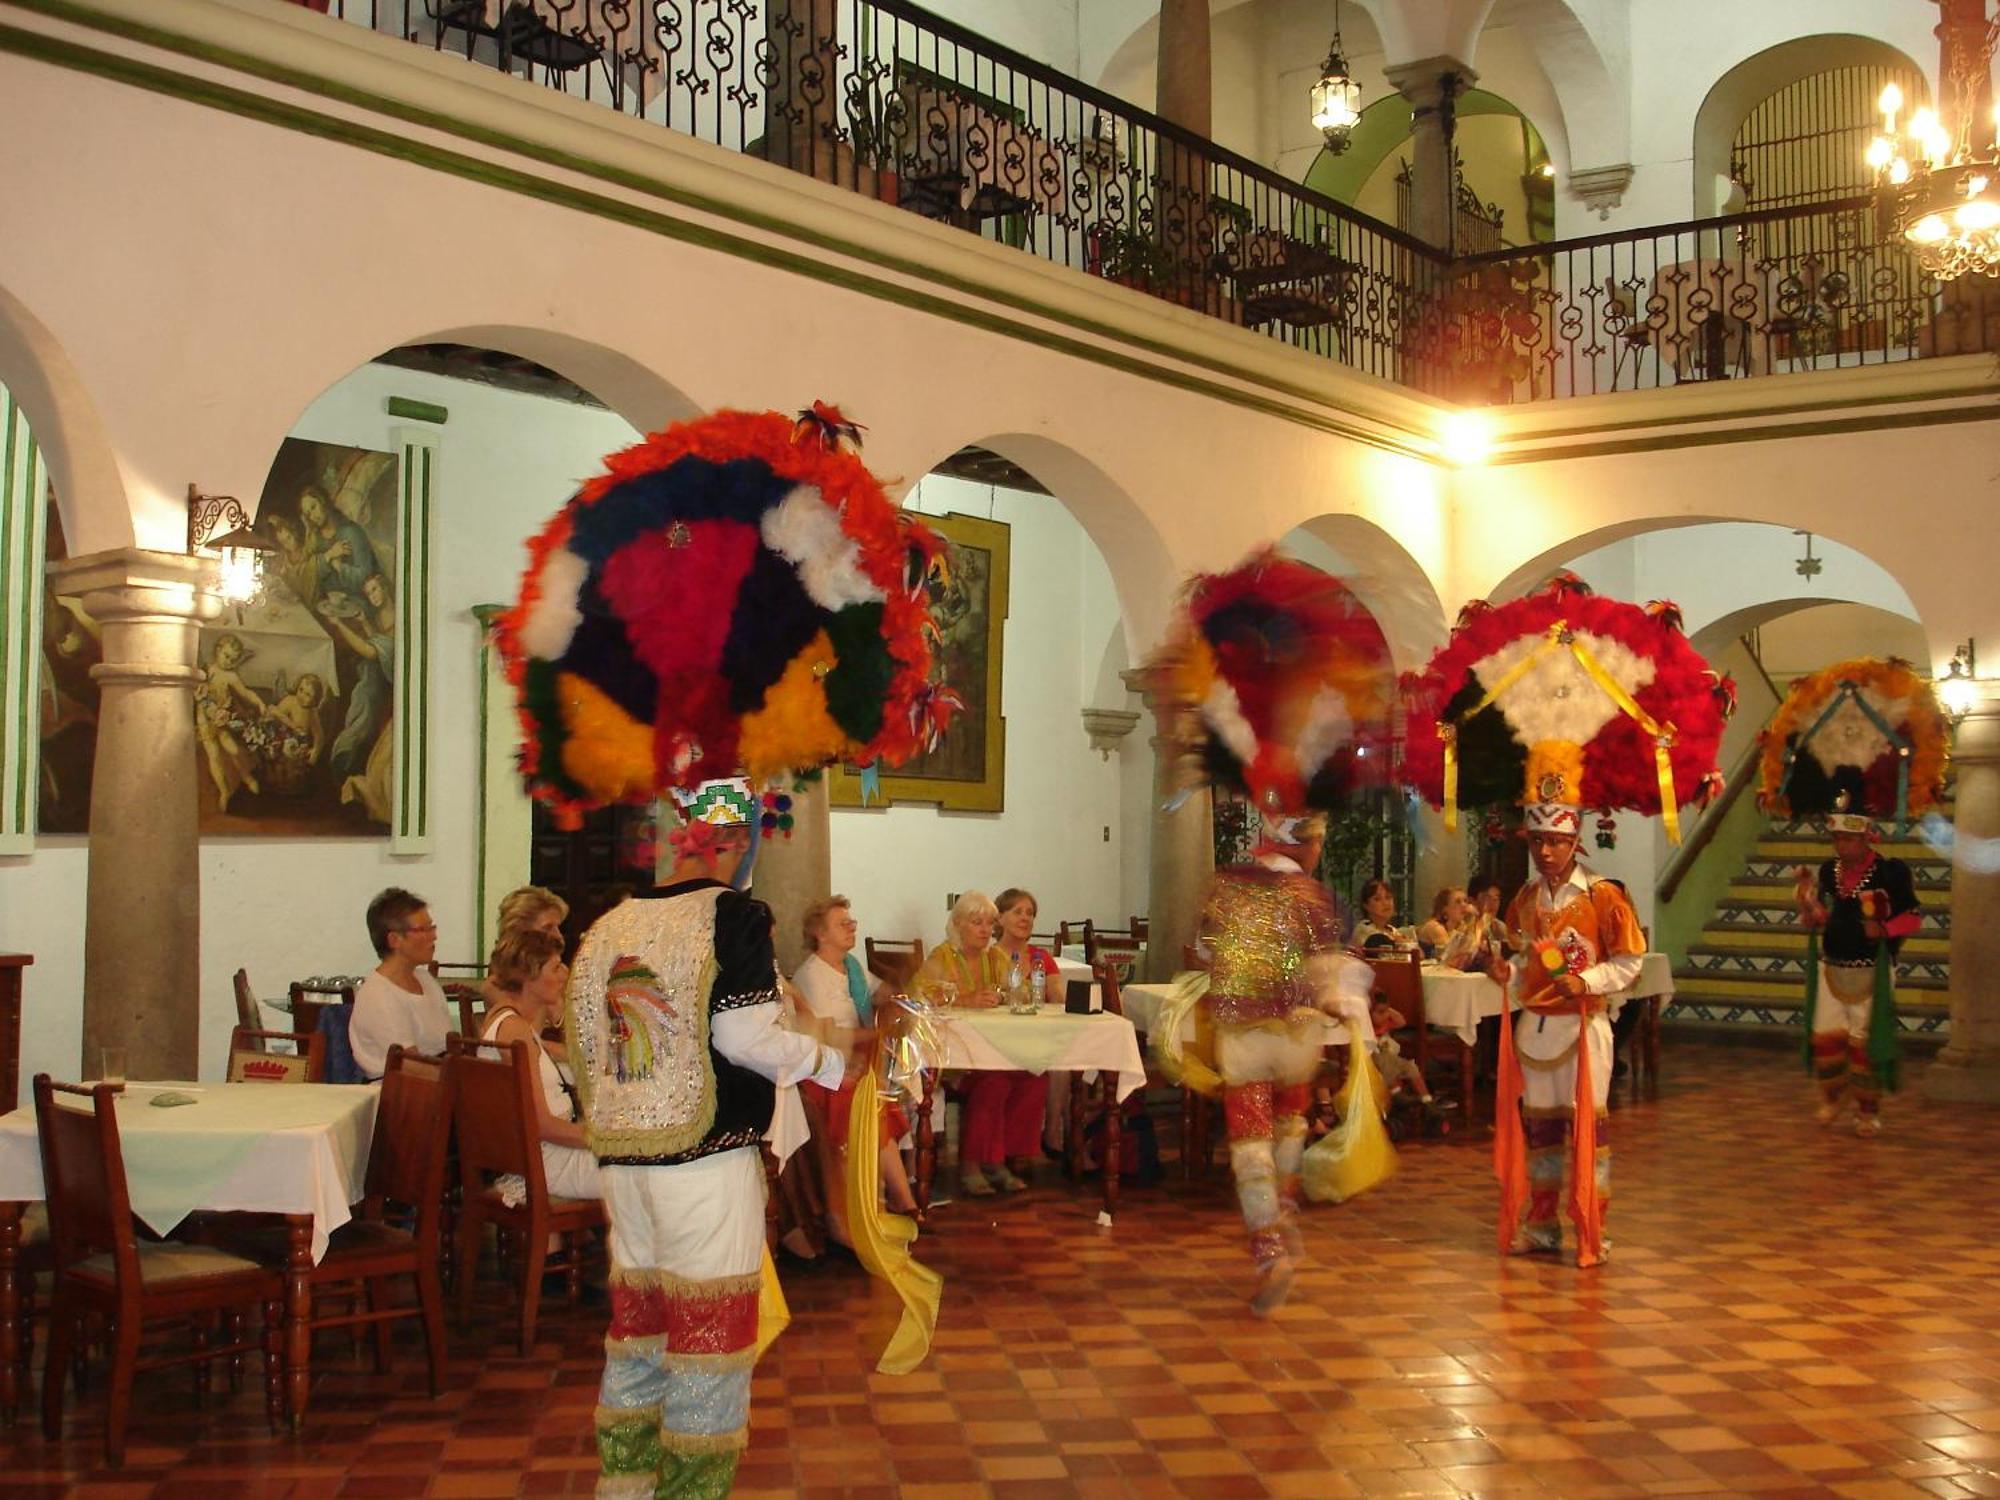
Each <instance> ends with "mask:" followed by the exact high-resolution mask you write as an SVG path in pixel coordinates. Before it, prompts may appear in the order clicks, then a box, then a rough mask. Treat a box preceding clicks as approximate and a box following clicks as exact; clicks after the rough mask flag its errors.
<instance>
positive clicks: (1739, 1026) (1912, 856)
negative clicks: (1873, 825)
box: [1662, 806, 1951, 1040]
mask: <svg viewBox="0 0 2000 1500" xmlns="http://www.w3.org/2000/svg"><path fill="white" fill-rule="evenodd" d="M1940 811H1941V812H1942V813H1943V814H1944V816H1945V817H1947V818H1949V817H1950V816H1951V809H1950V807H1949V806H1945V807H1943V808H1941V809H1940ZM1878 848H1879V849H1880V851H1881V852H1882V853H1883V854H1885V855H1892V856H1894V857H1895V858H1897V859H1901V860H1905V861H1907V862H1908V864H1909V866H1910V875H1911V877H1912V879H1913V880H1914V881H1915V882H1916V888H1917V900H1918V901H1919V902H1921V903H1922V905H1923V925H1922V927H1920V928H1919V929H1918V930H1917V932H1916V933H1915V935H1913V936H1912V937H1911V938H1910V939H1909V940H1908V941H1907V942H1905V943H1904V944H1903V953H1902V958H1901V961H1900V962H1899V964H1898V966H1897V975H1896V1013H1897V1018H1898V1020H1899V1021H1900V1023H1901V1026H1902V1029H1903V1033H1904V1035H1905V1036H1930V1037H1934V1038H1936V1039H1938V1040H1942V1039H1943V1037H1944V1035H1945V1034H1946V1032H1947V1021H1948V1007H1947V1004H1946V998H1945V990H1946V987H1947V975H1948V964H1949V957H1948V950H1949V949H1950V946H1951V859H1950V856H1949V854H1948V853H1940V852H1939V851H1938V850H1935V849H1933V848H1931V847H1930V846H1929V845H1928V844H1924V843H1920V842H1917V841H1916V840H1914V839H1903V840H1894V839H1887V838H1885V839H1884V840H1883V841H1882V843H1881V844H1880V845H1879V846H1878ZM1831 852H1832V845H1831V844H1830V843H1829V842H1828V840H1827V837H1826V834H1825V832H1824V829H1823V827H1822V826H1821V823H1820V820H1819V819H1817V818H1802V819H1796V820H1791V821H1775V822H1772V823H1769V824H1768V825H1766V827H1765V829H1764V831H1763V833H1762V835H1761V836H1760V837H1759V838H1758V840H1757V843H1756V846H1755V848H1754V849H1752V851H1751V853H1750V855H1749V858H1748V859H1747V860H1746V861H1745V863H1744V867H1743V869H1742V870H1741V871H1740V872H1739V873H1738V874H1737V876H1736V878H1735V879H1734V880H1733V881H1732V882H1731V883H1730V886H1729V889H1728V890H1727V892H1725V893H1724V895H1723V896H1722V899H1721V900H1720V901H1719V902H1718V903H1717V905H1716V908H1715V911H1714V913H1713V914H1712V916H1711V917H1710V919H1709V921H1708V923H1707V924H1706V925H1705V926H1704V927H1703V928H1702V932H1701V937H1700V939H1699V940H1698V941H1696V942H1694V943H1691V944H1689V945H1688V950H1687V954H1686V956H1685V957H1684V958H1683V959H1682V961H1681V962H1680V963H1678V964H1677V965H1676V966H1675V968H1674V997H1673V1000H1672V1001H1671V1002H1670V1003H1669V1004H1668V1006H1667V1008H1666V1011H1665V1013H1664V1015H1663V1017H1662V1019H1663V1020H1666V1021H1668V1022H1671V1023H1677V1024H1679V1025H1682V1026H1686V1027H1700V1028H1702V1029H1704V1030H1710V1031H1726V1032H1739V1033H1754V1032H1759V1031H1764V1030H1771V1029H1779V1028H1783V1029H1791V1030H1794V1031H1795V1030H1796V1028H1797V1027H1798V1025H1799V1024H1800V1017H1799V1011H1800V1009H1801V1007H1802V1006H1803V1004H1804V1001H1805V969H1806V934H1805V930H1804V929H1803V928H1802V927H1800V926H1799V924H1798V914H1797V911H1796V909H1795V908H1794V906H1793V904H1792V886H1793V882H1794V879H1795V876H1794V871H1795V870H1796V869H1797V867H1798V866H1800V865H1805V866H1807V867H1808V868H1811V869H1817V868H1818V866H1819V863H1820V861H1821V860H1823V859H1825V858H1827V857H1828V855H1829V854H1831Z"/></svg>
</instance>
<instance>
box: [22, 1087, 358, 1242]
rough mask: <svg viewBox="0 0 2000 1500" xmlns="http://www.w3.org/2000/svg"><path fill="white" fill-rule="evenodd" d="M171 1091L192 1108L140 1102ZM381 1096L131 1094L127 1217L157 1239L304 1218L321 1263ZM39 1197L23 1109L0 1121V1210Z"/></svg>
mask: <svg viewBox="0 0 2000 1500" xmlns="http://www.w3.org/2000/svg"><path fill="white" fill-rule="evenodd" d="M168 1089H175V1090H178V1091H180V1092H183V1093H189V1094H192V1095H193V1096H194V1099H195V1102H194V1103H193V1104H187V1105H182V1106H179V1107H177V1108H172V1109H156V1108H154V1107H153V1106H152V1105H151V1104H149V1103H148V1102H147V1101H148V1100H150V1099H151V1098H152V1097H153V1096H154V1095H155V1094H158V1093H161V1092H164V1091H166V1090H168ZM380 1093H381V1091H380V1089H379V1088H378V1087H377V1086H376V1085H374V1084H311V1083H204V1084H148V1083H135V1084H128V1085H127V1086H126V1091H125V1093H124V1094H123V1095H122V1096H120V1098H119V1101H118V1135H119V1144H120V1146H121V1147H122V1148H123V1151H124V1156H125V1176H126V1181H127V1182H128V1184H129V1185H130V1188H131V1194H132V1211H133V1212H134V1213H135V1214H137V1215H138V1217H139V1218H140V1219H141V1220H142V1221H143V1222H144V1223H145V1224H146V1225H147V1227H149V1228H150V1229H152V1230H153V1231H154V1232H155V1233H157V1234H167V1233H170V1232H171V1231H172V1230H173V1228H174V1227H175V1226H176V1225H177V1224H179V1223H180V1222H181V1220H183V1219H184V1218H186V1217H187V1216H188V1215H189V1214H190V1213H193V1212H195V1211H196V1210H197V1209H209V1210H219V1211H236V1212H254V1213H272V1214H311V1215H312V1217H313V1231H312V1257H313V1259H314V1260H315V1261H317V1260H318V1259H319V1258H320V1257H321V1256H322V1255H324V1254H325V1253H326V1245H327V1239H328V1237H329V1236H330V1235H331V1234H332V1233H333V1231H334V1230H336V1229H338V1228H339V1227H340V1226H341V1225H343V1224H345V1223H346V1222H347V1221H348V1219H349V1218H351V1217H352V1214H351V1213H350V1212H349V1206H350V1205H351V1204H353V1203H354V1202H355V1201H356V1200H358V1199H359V1198H360V1197H361V1191H362V1188H363V1187H364V1185H365V1183H366V1176H367V1168H368V1146H369V1142H370V1141H371V1140H372V1139H373V1137H374V1133H375V1106H376V1103H377V1102H378V1099H379V1097H380ZM42 1196H43V1187H42V1153H41V1143H40V1141H39V1140H38V1139H37V1137H36V1134H35V1111H34V1107H33V1106H32V1105H30V1106H28V1107H26V1108H23V1109H17V1110H15V1111H14V1112H13V1113H12V1114H10V1115H5V1116H0V1200H4V1201H9V1202H30V1203H31V1202H35V1201H38V1200H39V1199H40V1198H41V1197H42Z"/></svg>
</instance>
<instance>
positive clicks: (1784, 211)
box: [876, 0, 1875, 266]
mask: <svg viewBox="0 0 2000 1500" xmlns="http://www.w3.org/2000/svg"><path fill="white" fill-rule="evenodd" d="M876 3H878V4H880V3H882V0H876ZM1874 206H1875V200H1874V199H1873V198H1872V197H1869V196H1868V195H1867V194H1862V195H1860V196H1857V197H1853V198H1828V199H1824V200H1822V201H1818V202H1812V203H1788V204H1785V205H1784V206H1783V207H1781V208H1753V209H1748V210H1746V211H1744V212H1743V213H1740V214H1718V215H1716V216H1715V217H1714V218H1710V219H1683V220H1681V221H1680V222H1679V223H1677V224H1647V225H1644V226H1643V227H1641V228H1638V229H1613V230H1610V231H1608V232H1606V233H1604V234H1587V235H1582V236H1580V237H1579V238H1576V239H1570V240H1544V241H1540V242H1538V243H1536V244H1532V245H1515V246H1512V247H1503V248H1502V249H1499V250H1481V251H1479V252H1477V253H1475V254H1471V255H1461V256H1459V257H1458V260H1457V262H1456V264H1458V265H1460V266H1482V265H1491V264H1493V263H1495V262H1498V261H1509V260H1520V259H1523V258H1526V257H1533V256H1542V255H1561V254H1564V253H1566V252H1568V251H1572V250H1597V249H1602V248H1603V247H1604V246H1606V245H1623V244H1628V243H1630V242H1631V241H1632V240H1634V239H1640V238H1644V239H1649V240H1664V239H1678V238H1680V237H1681V236H1682V235H1690V234H1709V233H1714V234H1717V235H1720V234H1721V232H1722V231H1723V230H1725V229H1735V228H1747V227H1748V226H1750V225H1752V224H1774V223H1780V222H1783V221H1785V220H1789V219H1811V218H1820V217H1823V216H1825V215H1827V214H1834V213H1852V212H1854V211H1856V210H1859V209H1870V208H1873V207H1874Z"/></svg>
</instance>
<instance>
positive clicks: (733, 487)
mask: <svg viewBox="0 0 2000 1500" xmlns="http://www.w3.org/2000/svg"><path fill="white" fill-rule="evenodd" d="M854 431H855V429H854V427H853V424H851V423H849V422H847V421H846V420H845V419H844V418H842V417H841V415H840V413H839V412H837V411H835V410H834V409H833V408H831V407H825V406H815V407H814V408H813V409H812V410H811V411H809V412H803V413H801V414H800V416H799V418H798V419H797V420H796V421H795V420H794V419H792V418H790V417H786V416H783V415H780V414H779V413H777V412H740V411H722V412H717V413H715V414H714V415H712V416H708V417H703V418H700V419H697V420H695V421H691V422H683V423H680V424H678V425H676V426H673V427H669V428H667V429H666V430H665V431H663V432H658V433H655V434H653V435H652V436H651V437H649V438H647V439H646V440H645V441H644V442H641V443H639V444H637V445H635V446H633V447H631V448H627V449H625V450H624V451H623V452H620V453H615V454H613V455H611V457H609V458H608V459H606V460H605V472H604V473H603V474H601V475H599V476H598V477H597V478H595V479H592V480H590V481H589V482H588V483H587V484H585V485H584V486H583V488H582V489H581V490H579V491H578V492H577V494H576V495H575V497H574V498H573V499H571V500H570V502H569V503H568V504H567V505H565V506H564V507H563V509H562V510H561V512H560V513H559V514H558V515H557V516H556V518H555V519H554V520H553V521H551V522H550V523H549V524H548V526H547V527H545V528H544V529H543V531H542V533H541V534H540V535H539V536H537V537H536V538H535V539H534V540H533V541H532V542H531V543H530V544H529V555H530V559H531V560H530V562H529V566H528V572H527V576H526V577H525V578H524V579H523V580H522V585H521V598H520V602H519V603H518V604H517V605H515V607H514V608H513V609H512V610H510V611H509V612H508V613H507V614H506V615H505V616H504V617H502V619H501V621H500V625H499V630H498V641H499V646H500V650H501V653H502V655H503V656H504V658H505V660H506V663H507V671H508V675H509V677H510V679H511V680H512V681H513V683H514V685H515V687H516V690H517V692H518V694H519V703H520V714H521V728H522V741H523V743H522V752H521V768H522V772H523V774H524V775H525V777H526V779H527V782H528V789H529V791H530V792H531V793H532V794H533V795H534V796H535V797H537V798H539V799H541V800H542V801H544V802H546V803H547V804H548V805H549V806H550V807H551V808H552V809H553V810H554V812H555V814H556V816H557V818H558V820H559V821H561V822H563V823H564V824H565V825H567V826H574V825H575V823H576V821H577V820H578V819H579V818H580V817H581V815H582V814H583V813H584V812H586V811H588V810H589V809H591V808H593V807H601V806H604V805H605V804H607V803H613V802H644V801H649V800H651V799H652V798H653V797H655V796H657V795H659V794H660V793H662V792H663V791H666V790H668V789H670V788H681V789H687V788H691V787H694V786H696V785H698V784H700V783H701V782H703V781H706V780H708V779H710V778H713V777H720V776H729V775H731V774H733V773H734V772H736V771H737V770H739V769H741V770H744V771H747V772H748V773H749V775H750V776H751V777H752V778H753V779H754V780H757V781H764V780H767V779H770V778H773V777H777V776H780V775H783V774H785V773H788V772H798V771H805V770H811V769H814V768H817V767H820V766H824V765H827V764H829V763H831V762H833V761H836V760H844V761H851V762H855V763H858V764H861V765H868V764H870V763H874V762H878V761H879V762H880V763H882V764H884V765H890V766H894V765H899V764H901V763H902V762H903V761H905V760H907V759H908V758H909V757H910V756H911V755H912V754H914V753H915V752H916V751H917V750H919V749H922V748H926V747H927V746H929V745H933V744H935V742H936V739H937V737H938V736H939V735H940V734H941V733H942V732H943V729H944V725H945V723H946V722H947V721H948V719H949V716H950V713H951V710H952V708H953V707H954V706H955V704H956V701H957V700H956V699H955V698H954V697H953V696H952V694H951V693H950V692H949V690H948V689H945V688H943V687H941V686H940V685H938V684H935V683H932V682H931V681H930V680H929V676H930V666H931V647H930V641H931V637H932V636H933V635H934V633H935V627H934V626H933V624H932V620H931V614H930V605H929V598H928V592H927V584H928V580H929V575H930V572H931V570H932V567H933V565H934V564H936V563H938V562H940V560H941V557H942V548H943V544H942V543H941V542H940V541H939V539H938V538H937V536H936V535H935V534H934V533H932V532H930V531H929V530H927V529H925V528H924V527H922V526H920V525H917V524H916V523H914V522H912V521H911V520H909V518H908V517H906V516H904V515H903V514H901V513H900V512H898V511H897V510H896V508H895V507H894V506H892V505H891V504H890V503H889V500H888V497H887V496H886V495H885V494H884V493H883V491H882V486H881V484H880V483H879V482H878V481H877V480H876V479H875V477H874V475H872V474H870V473H869V472H868V470H867V468H866V467H865V466H864V465H863V464H862V462H861V460H860V459H859V458H858V457H857V456H856V455H855V454H854V453H853V452H851V451H849V449H848V448H847V447H846V446H844V444H843V441H842V440H843V439H844V438H847V439H851V438H852V436H853V434H854Z"/></svg>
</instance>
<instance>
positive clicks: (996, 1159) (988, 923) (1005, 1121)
mask: <svg viewBox="0 0 2000 1500" xmlns="http://www.w3.org/2000/svg"><path fill="white" fill-rule="evenodd" d="M999 916H1000V912H999V909H998V908H997V907H995V906H994V904H993V902H992V901H991V900H990V899H989V898H988V897H987V896H985V895H984V894H983V893H981V892H979V891H967V892H966V893H965V894H964V895H962V896H960V897H959V898H958V900H957V901H956V902H954V903H953V904H952V908H951V916H950V917H949V918H948V919H947V920H946V923H945V941H944V942H942V943H940V944H938V946H937V947H935V948H933V949H931V951H930V952H929V954H927V955H926V956H925V958H924V966H923V967H922V968H921V969H919V970H918V971H917V990H918V993H920V994H923V995H926V996H930V997H933V998H935V997H936V996H937V995H938V994H939V993H940V992H941V991H942V989H943V987H944V986H946V985H950V986H952V988H953V990H954V991H955V999H954V1001H953V1003H954V1004H956V1005H957V1006H959V1007H960V1008H962V1009H966V1010H988V1009H991V1008H992V1007H994V1006H996V1005H998V1004H999V1003H1000V989H1001V986H1002V985H1004V984H1005V983H1006V982H1007V955H1006V954H1005V953H1003V952H1002V951H1001V950H1000V948H999V947H998V946H997V945H996V944H995V943H994V941H993V927H994V924H995V922H997V921H998V920H999ZM1041 1082H1042V1080H1041V1079H1039V1078H1037V1077H1036V1076H1035V1075H1034V1074H1032V1073H1021V1072H1011V1071H1009V1072H1000V1071H997V1070H988V1069H981V1070H979V1071H977V1072H973V1073H968V1074H966V1075H965V1081H964V1090H965V1119H964V1128H963V1129H962V1130H961V1131H960V1133H959V1141H958V1162H959V1187H960V1188H961V1189H962V1190H963V1191H964V1193H965V1194H966V1196H967V1197H971V1198H990V1197H991V1196H992V1195H993V1190H994V1189H995V1188H996V1187H997V1188H998V1189H999V1190H1000V1191H1001V1192H1003V1193H1018V1192H1021V1191H1023V1190H1024V1189H1025V1188H1026V1187H1027V1186H1028V1184H1027V1183H1025V1182H1023V1181H1022V1180H1021V1179H1020V1178H1019V1177H1017V1176H1016V1175H1015V1174H1014V1173H1013V1172H1012V1171H1010V1170H1009V1169H1008V1166H1007V1157H1008V1154H1009V1153H1008V1146H1009V1144H1010V1143H1021V1142H1025V1143H1026V1144H1025V1145H1023V1146H1022V1147H1021V1150H1022V1153H1023V1154H1027V1155H1032V1153H1033V1152H1034V1149H1035V1147H1036V1145H1037V1144H1039V1141H1040V1132H1041V1128H1042V1104H1043V1089H1042V1088H1038V1087H1036V1085H1038V1084H1040V1083H1041Z"/></svg>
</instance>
